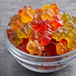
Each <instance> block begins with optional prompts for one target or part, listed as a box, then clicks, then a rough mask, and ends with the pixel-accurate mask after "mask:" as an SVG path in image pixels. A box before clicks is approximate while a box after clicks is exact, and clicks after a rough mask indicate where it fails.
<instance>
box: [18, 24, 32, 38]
mask: <svg viewBox="0 0 76 76" xmlns="http://www.w3.org/2000/svg"><path fill="white" fill-rule="evenodd" d="M31 31H32V26H31V25H30V23H25V24H24V25H23V27H21V28H20V30H19V31H17V35H18V37H19V38H28V37H29V34H30V33H31Z"/></svg>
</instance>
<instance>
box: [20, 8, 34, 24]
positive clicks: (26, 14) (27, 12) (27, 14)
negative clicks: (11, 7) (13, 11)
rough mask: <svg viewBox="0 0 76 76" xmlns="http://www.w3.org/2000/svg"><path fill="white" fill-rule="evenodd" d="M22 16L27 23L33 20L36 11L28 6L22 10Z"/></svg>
mask: <svg viewBox="0 0 76 76" xmlns="http://www.w3.org/2000/svg"><path fill="white" fill-rule="evenodd" d="M19 14H20V16H21V19H22V21H23V22H24V23H27V22H29V21H32V20H33V16H34V14H35V12H34V11H33V9H31V8H30V7H26V8H24V9H23V10H22V12H21V13H19Z"/></svg>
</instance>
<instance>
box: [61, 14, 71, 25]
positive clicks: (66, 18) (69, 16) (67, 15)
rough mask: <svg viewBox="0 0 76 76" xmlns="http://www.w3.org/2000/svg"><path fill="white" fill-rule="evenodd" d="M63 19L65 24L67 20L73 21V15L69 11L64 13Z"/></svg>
mask: <svg viewBox="0 0 76 76" xmlns="http://www.w3.org/2000/svg"><path fill="white" fill-rule="evenodd" d="M61 19H62V20H63V22H64V24H65V23H66V22H71V15H70V14H69V13H63V14H62V17H61Z"/></svg>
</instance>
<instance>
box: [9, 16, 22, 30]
mask: <svg viewBox="0 0 76 76" xmlns="http://www.w3.org/2000/svg"><path fill="white" fill-rule="evenodd" d="M8 25H9V26H11V27H12V30H16V31H17V30H19V29H20V28H21V27H22V26H23V22H22V20H21V17H20V16H19V15H14V16H13V17H11V20H10V22H9V24H8Z"/></svg>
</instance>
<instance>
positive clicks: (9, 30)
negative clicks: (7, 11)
mask: <svg viewBox="0 0 76 76" xmlns="http://www.w3.org/2000/svg"><path fill="white" fill-rule="evenodd" d="M11 32H12V29H11V28H10V29H7V36H8V39H10V38H11V36H10V34H11Z"/></svg>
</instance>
